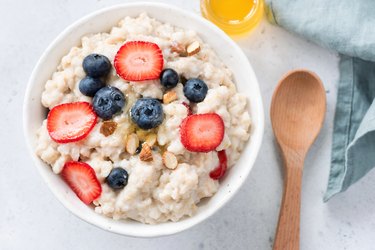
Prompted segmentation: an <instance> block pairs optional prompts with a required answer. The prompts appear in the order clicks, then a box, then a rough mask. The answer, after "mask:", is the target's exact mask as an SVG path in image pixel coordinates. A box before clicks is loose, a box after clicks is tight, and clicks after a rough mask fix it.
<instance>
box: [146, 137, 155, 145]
mask: <svg viewBox="0 0 375 250" xmlns="http://www.w3.org/2000/svg"><path fill="white" fill-rule="evenodd" d="M156 139H157V136H156V134H149V135H147V136H146V143H147V144H148V145H149V146H150V147H152V146H154V144H155V143H156Z"/></svg>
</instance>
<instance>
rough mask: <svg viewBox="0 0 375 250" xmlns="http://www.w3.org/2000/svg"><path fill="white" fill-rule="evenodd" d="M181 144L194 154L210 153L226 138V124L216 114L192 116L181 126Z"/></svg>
mask: <svg viewBox="0 0 375 250" xmlns="http://www.w3.org/2000/svg"><path fill="white" fill-rule="evenodd" d="M180 137H181V143H182V145H184V147H185V148H186V149H187V150H189V151H192V152H209V151H212V150H214V149H215V148H216V147H217V146H219V145H220V143H221V141H222V140H223V137H224V122H223V119H221V117H220V116H219V115H218V114H216V113H208V114H198V115H190V116H188V117H186V118H185V119H184V120H183V121H182V123H181V125H180Z"/></svg>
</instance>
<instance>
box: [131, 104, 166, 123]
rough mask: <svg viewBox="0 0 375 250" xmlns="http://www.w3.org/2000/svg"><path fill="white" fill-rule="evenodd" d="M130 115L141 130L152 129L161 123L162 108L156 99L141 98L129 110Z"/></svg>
mask: <svg viewBox="0 0 375 250" xmlns="http://www.w3.org/2000/svg"><path fill="white" fill-rule="evenodd" d="M130 115H131V118H132V120H133V122H135V123H136V124H137V125H138V127H140V128H141V129H152V128H156V127H157V126H159V125H160V124H161V123H162V122H163V107H162V106H161V103H160V101H159V100H157V99H154V98H141V99H138V100H137V101H136V102H135V104H134V105H133V107H132V108H131V110H130Z"/></svg>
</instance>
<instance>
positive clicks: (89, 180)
mask: <svg viewBox="0 0 375 250" xmlns="http://www.w3.org/2000/svg"><path fill="white" fill-rule="evenodd" d="M61 176H62V178H63V179H64V181H65V182H66V183H67V184H68V185H69V187H70V188H71V189H72V190H73V191H74V193H75V194H76V195H77V196H78V198H79V199H80V200H81V201H83V202H84V203H85V204H87V205H88V204H90V203H91V202H92V201H93V200H95V199H97V198H98V197H99V196H100V194H101V193H102V186H101V185H100V182H99V181H98V178H96V175H95V171H94V169H92V167H90V165H88V164H87V163H84V162H78V161H70V162H67V163H65V165H64V168H63V169H62V171H61Z"/></svg>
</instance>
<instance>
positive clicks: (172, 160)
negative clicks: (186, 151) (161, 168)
mask: <svg viewBox="0 0 375 250" xmlns="http://www.w3.org/2000/svg"><path fill="white" fill-rule="evenodd" d="M163 163H164V165H165V167H166V168H168V169H176V167H177V165H178V160H177V158H176V156H175V155H174V154H173V153H171V152H169V151H165V152H164V154H163Z"/></svg>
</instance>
